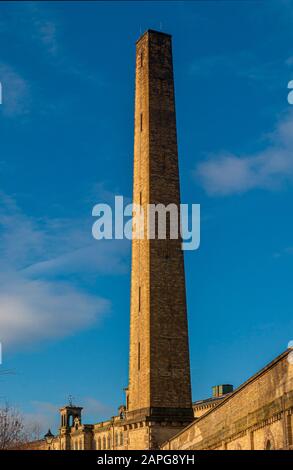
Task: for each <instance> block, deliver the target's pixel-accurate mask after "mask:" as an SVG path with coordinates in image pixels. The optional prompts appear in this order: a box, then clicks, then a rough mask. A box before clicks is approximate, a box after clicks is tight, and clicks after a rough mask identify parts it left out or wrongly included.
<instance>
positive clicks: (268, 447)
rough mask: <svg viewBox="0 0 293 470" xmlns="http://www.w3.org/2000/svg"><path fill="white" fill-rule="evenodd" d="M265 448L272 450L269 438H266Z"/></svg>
mask: <svg viewBox="0 0 293 470" xmlns="http://www.w3.org/2000/svg"><path fill="white" fill-rule="evenodd" d="M266 450H272V444H271V441H270V440H268V441H267V443H266Z"/></svg>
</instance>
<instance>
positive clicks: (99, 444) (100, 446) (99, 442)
mask: <svg viewBox="0 0 293 470" xmlns="http://www.w3.org/2000/svg"><path fill="white" fill-rule="evenodd" d="M101 448H102V441H101V438H100V437H99V439H98V449H99V450H101Z"/></svg>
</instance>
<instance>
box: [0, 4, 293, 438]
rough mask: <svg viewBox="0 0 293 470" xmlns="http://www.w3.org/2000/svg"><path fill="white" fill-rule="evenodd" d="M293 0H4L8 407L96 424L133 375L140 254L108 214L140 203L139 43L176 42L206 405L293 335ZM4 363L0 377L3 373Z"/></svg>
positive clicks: (198, 357)
mask: <svg viewBox="0 0 293 470" xmlns="http://www.w3.org/2000/svg"><path fill="white" fill-rule="evenodd" d="M292 20H293V2H291V1H280V0H278V1H219V2H213V1H210V2H192V1H189V2H175V1H174V2H168V1H165V2H141V3H139V2H135V1H133V2H117V3H115V2H72V3H71V2H52V3H47V2H42V3H39V2H31V3H30V2H28V3H26V2H15V3H13V2H1V3H0V37H1V44H2V45H3V47H1V55H0V81H1V83H2V85H3V104H2V105H1V106H0V137H1V139H0V260H1V264H0V280H1V283H0V336H1V341H2V344H3V365H2V366H1V369H2V370H4V369H5V370H6V369H13V370H14V371H15V374H14V375H5V376H2V377H0V387H1V392H0V395H1V399H2V400H4V399H7V400H9V402H10V403H11V404H13V405H15V406H17V407H19V408H20V409H21V410H22V411H23V413H24V414H25V416H26V417H27V419H28V420H36V421H39V422H40V423H41V424H42V426H43V427H44V430H45V428H46V423H48V425H50V426H52V427H53V428H54V429H55V430H56V427H57V424H58V414H57V409H58V407H59V406H62V405H63V404H65V403H66V401H67V397H68V395H69V394H71V395H73V396H74V401H75V402H77V403H78V404H81V405H83V406H84V407H85V420H86V421H88V422H97V421H99V420H101V419H104V418H107V417H109V416H111V415H113V414H114V413H115V412H116V409H117V407H118V406H119V405H120V404H121V403H122V402H123V400H124V397H123V387H125V386H126V385H127V380H128V377H127V375H128V371H127V368H128V328H129V288H130V276H129V274H130V246H129V243H128V242H123V241H122V242H119V241H107V242H106V241H105V242H97V241H94V240H93V239H92V237H91V226H92V223H93V220H92V216H91V211H92V207H93V205H94V204H95V203H97V202H105V201H106V202H107V201H111V200H112V199H113V195H114V194H122V195H124V196H125V197H128V198H131V194H132V159H133V107H134V102H133V97H134V60H135V41H136V40H137V39H138V37H139V35H140V32H144V31H145V30H146V29H148V28H153V29H160V24H161V25H162V29H163V30H164V31H165V32H168V33H171V34H172V35H173V53H174V68H175V79H176V84H175V88H176V105H177V121H178V140H179V153H180V175H181V190H182V202H185V203H200V204H201V213H202V227H201V229H202V233H201V246H200V249H199V250H198V251H195V252H187V253H186V280H187V299H188V314H189V333H190V351H191V370H192V384H193V398H194V399H200V398H206V397H208V396H209V395H210V393H211V387H212V385H215V384H217V383H233V384H234V386H238V385H239V384H241V383H242V382H243V381H244V380H246V379H247V378H248V377H249V376H250V375H251V374H253V373H254V372H256V371H257V370H258V369H260V368H261V367H262V366H264V365H265V364H266V363H267V362H269V361H270V360H271V359H273V358H274V357H275V356H276V355H278V354H279V353H281V352H282V351H283V350H284V349H286V347H287V344H288V342H289V341H290V340H292V338H293V331H292V329H293V322H292V309H293V294H292V271H293V222H292V196H293V157H292V151H293V137H292V136H293V109H292V106H290V105H289V104H288V101H287V94H288V90H287V84H288V82H289V81H290V80H292V79H293V51H292V43H293V37H292V36H293V31H292ZM1 369H0V371H1Z"/></svg>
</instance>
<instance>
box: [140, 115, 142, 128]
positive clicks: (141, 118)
mask: <svg viewBox="0 0 293 470" xmlns="http://www.w3.org/2000/svg"><path fill="white" fill-rule="evenodd" d="M140 132H142V113H140Z"/></svg>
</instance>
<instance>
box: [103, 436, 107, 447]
mask: <svg viewBox="0 0 293 470" xmlns="http://www.w3.org/2000/svg"><path fill="white" fill-rule="evenodd" d="M103 449H107V442H106V436H104V437H103Z"/></svg>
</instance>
